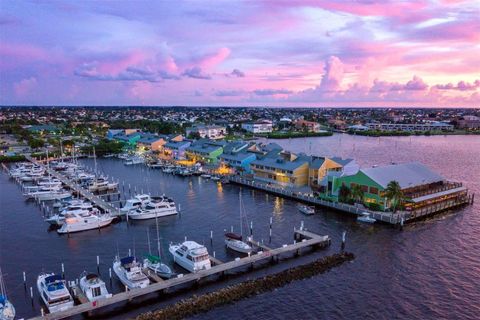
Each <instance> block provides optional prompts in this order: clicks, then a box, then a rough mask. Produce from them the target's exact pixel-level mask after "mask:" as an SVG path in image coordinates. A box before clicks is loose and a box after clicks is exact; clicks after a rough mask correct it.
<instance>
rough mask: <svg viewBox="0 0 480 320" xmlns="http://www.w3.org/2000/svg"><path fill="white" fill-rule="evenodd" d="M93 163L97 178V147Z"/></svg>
mask: <svg viewBox="0 0 480 320" xmlns="http://www.w3.org/2000/svg"><path fill="white" fill-rule="evenodd" d="M93 163H94V166H95V176H97V156H96V154H95V146H93Z"/></svg>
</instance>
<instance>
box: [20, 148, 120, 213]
mask: <svg viewBox="0 0 480 320" xmlns="http://www.w3.org/2000/svg"><path fill="white" fill-rule="evenodd" d="M25 158H26V159H27V160H28V161H30V162H32V163H34V164H36V165H38V166H41V167H43V168H44V169H45V170H46V171H47V172H48V173H49V174H50V175H51V176H52V177H55V178H57V179H58V180H60V181H61V182H62V183H63V184H64V185H65V186H67V187H68V188H70V190H72V191H74V192H76V193H77V194H79V195H81V196H82V197H84V198H85V199H87V200H88V201H90V202H92V203H93V204H95V205H96V206H97V207H99V208H100V209H102V210H103V211H104V212H108V213H110V214H111V215H112V216H120V215H122V212H121V211H120V209H119V208H117V207H115V206H113V205H112V204H111V203H108V202H107V201H105V200H103V199H102V198H101V195H100V196H99V195H95V194H93V193H92V192H90V191H88V190H86V189H85V188H83V187H82V186H80V185H79V184H77V183H76V182H75V181H72V180H70V179H68V178H67V177H65V176H64V175H62V174H60V173H58V172H56V171H55V170H52V169H49V168H46V166H45V165H44V164H43V163H41V162H39V161H37V160H35V159H33V158H32V157H30V156H25Z"/></svg>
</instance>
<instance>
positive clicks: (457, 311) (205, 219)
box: [0, 135, 480, 319]
mask: <svg viewBox="0 0 480 320" xmlns="http://www.w3.org/2000/svg"><path fill="white" fill-rule="evenodd" d="M275 142H277V143H279V144H281V145H282V146H283V147H285V148H286V149H289V150H292V151H295V152H307V153H314V154H320V155H322V154H323V155H341V156H344V157H346V156H348V157H354V158H355V159H357V161H358V162H359V163H360V164H361V165H363V166H370V165H373V164H387V163H390V162H392V161H395V162H405V161H412V160H418V161H421V162H423V163H425V164H426V165H428V166H429V167H431V168H432V169H434V170H436V171H437V172H439V173H440V174H443V175H444V176H446V177H448V178H449V179H452V180H458V181H463V182H464V183H465V185H466V186H468V187H469V189H470V190H471V191H472V192H474V193H476V194H477V199H478V195H479V194H480V160H479V159H480V137H478V136H476V137H475V136H434V137H411V138H410V137H392V138H380V139H378V138H367V137H354V136H348V135H334V136H332V137H321V138H307V139H303V138H302V139H292V140H276V141H275ZM84 162H85V163H86V164H87V165H92V161H91V160H84ZM99 167H100V169H101V170H102V171H104V172H105V173H106V174H108V175H110V176H114V177H115V178H118V179H120V180H121V181H125V183H126V189H128V183H130V184H131V188H132V191H133V189H134V186H136V187H137V190H138V191H140V190H142V189H143V191H144V192H150V193H152V194H154V193H157V194H162V193H165V194H167V195H170V196H172V197H174V199H175V200H176V202H177V203H180V204H181V207H182V213H181V215H179V216H176V217H169V218H165V219H161V221H160V234H161V238H162V246H163V251H164V252H167V246H168V243H169V242H170V241H174V242H178V241H182V240H183V239H184V237H185V236H187V237H188V238H189V239H193V240H195V241H197V242H203V243H205V244H206V245H207V246H208V248H209V250H210V252H212V251H215V252H216V255H217V257H218V258H220V259H222V260H231V259H234V257H235V255H234V254H232V253H227V252H226V251H225V249H224V246H223V243H222V240H223V239H222V237H221V235H222V234H223V231H224V230H225V229H229V228H230V226H231V225H233V226H234V227H235V229H236V230H237V231H238V225H239V218H238V216H239V214H238V193H239V190H240V188H239V187H238V186H234V185H226V186H221V185H219V184H216V183H213V182H212V181H204V180H202V179H201V178H199V177H193V178H181V177H176V176H171V175H166V174H163V173H161V172H160V171H155V170H147V169H146V168H145V167H142V166H138V167H125V166H124V165H123V164H122V162H121V161H119V160H115V159H102V160H99ZM0 189H1V192H0V265H1V267H2V270H3V272H4V273H5V274H6V275H5V280H6V283H7V288H8V292H9V294H10V298H11V300H13V302H14V304H15V306H16V308H17V314H18V316H19V317H28V316H32V315H36V314H39V309H40V306H41V304H40V303H39V298H38V295H37V292H36V290H34V293H35V297H34V303H33V305H32V303H31V300H30V298H29V297H28V293H27V292H26V291H25V290H24V287H23V283H22V271H26V272H27V278H28V279H27V282H28V283H27V286H28V287H30V286H32V287H35V283H34V278H35V277H36V275H37V274H38V273H39V272H41V271H42V270H45V271H55V272H60V271H61V269H60V265H61V263H62V262H63V263H64V264H65V269H66V277H67V278H68V279H73V278H77V277H78V275H79V274H80V273H81V272H82V271H83V270H90V271H96V263H95V261H96V256H97V255H99V256H100V260H101V265H100V273H101V274H102V276H103V277H104V279H106V280H108V267H109V266H110V265H111V262H112V260H113V257H114V256H115V254H116V252H117V250H118V251H119V252H120V253H121V254H126V252H127V250H128V249H132V250H135V252H136V254H137V256H139V255H141V254H142V253H144V252H147V251H148V245H147V240H146V239H147V230H148V229H149V230H150V235H151V238H154V234H155V221H143V222H139V223H130V224H129V225H127V224H126V223H125V222H121V223H117V224H114V225H112V226H110V227H107V228H105V229H102V230H101V232H98V231H89V232H84V233H79V234H73V235H71V236H70V237H66V236H59V235H57V233H56V232H55V231H48V226H47V224H46V223H44V222H43V217H42V213H41V211H40V209H39V208H38V206H36V205H35V204H33V203H30V202H25V200H24V198H23V196H22V195H21V190H20V188H19V187H18V185H16V184H14V183H12V182H11V181H9V180H8V177H7V176H6V175H5V174H0ZM241 192H242V195H243V200H244V205H245V207H246V210H247V214H248V220H251V221H253V225H254V236H255V237H256V238H257V239H259V240H261V239H264V240H265V241H268V220H269V218H270V217H272V216H273V220H274V222H273V233H274V235H273V239H272V246H279V245H282V244H284V243H287V242H291V241H292V229H293V226H298V225H299V224H300V221H301V220H305V224H306V227H308V228H309V229H310V230H313V231H315V232H318V233H321V234H329V235H330V236H331V237H332V239H333V242H332V246H331V247H330V248H329V249H327V250H322V251H318V252H316V253H313V254H308V255H304V256H302V257H301V258H299V259H295V260H289V261H286V262H282V263H280V264H278V265H275V266H273V267H271V268H263V269H259V270H257V271H255V272H253V273H247V274H243V275H240V276H238V277H235V278H232V279H230V280H229V281H228V283H233V282H237V281H240V280H244V279H248V278H253V277H258V276H261V275H263V274H267V273H270V272H274V271H278V270H282V269H284V268H287V267H289V266H293V265H296V264H299V263H304V262H307V261H310V260H312V259H315V258H317V257H320V256H323V255H327V254H330V253H333V252H336V251H338V250H339V242H340V237H341V233H342V231H343V230H346V231H347V249H348V250H350V251H352V252H354V253H355V254H356V256H357V258H356V260H355V261H354V262H352V263H350V264H346V265H343V266H341V267H339V268H336V269H334V270H332V271H330V272H329V273H327V274H323V275H319V276H316V277H314V278H311V279H308V280H304V281H298V282H295V283H292V284H290V285H288V286H286V287H283V288H281V289H278V290H275V291H273V292H270V293H267V294H263V295H259V296H257V297H254V298H250V299H246V300H242V301H240V302H237V303H235V304H233V305H228V306H224V307H220V308H217V309H214V310H212V311H211V312H209V313H206V314H202V315H199V316H196V317H194V318H195V319H284V318H295V319H300V318H302V319H303V318H305V319H340V318H349V319H365V318H371V319H392V318H396V319H412V318H423V319H439V318H442V319H455V318H461V319H478V315H479V314H480V244H479V239H480V236H479V231H480V215H479V213H480V204H479V201H478V200H477V202H476V203H475V205H474V206H469V207H466V208H465V209H461V210H457V211H456V212H450V213H445V214H442V215H440V216H437V217H434V218H432V219H429V220H427V221H422V222H417V223H414V224H409V225H407V226H406V227H405V228H404V230H403V231H400V230H398V229H395V228H391V227H389V226H385V225H375V226H367V225H359V224H357V223H356V222H355V219H354V218H353V217H350V216H346V215H344V214H341V213H335V212H329V211H327V210H323V211H320V212H321V213H320V214H317V215H315V216H310V217H305V216H303V215H301V214H300V213H299V212H298V211H297V210H296V209H295V205H296V203H295V202H294V201H290V200H285V199H281V198H278V197H274V196H272V195H268V194H265V193H263V192H259V191H252V190H248V189H243V190H242V191H241ZM127 193H128V191H127ZM210 230H213V232H214V241H213V246H211V245H210V240H209V235H210ZM152 247H153V244H152ZM168 258H169V257H168ZM170 262H171V261H170ZM178 271H180V270H178ZM107 283H108V281H107ZM226 283H227V282H217V283H212V284H209V285H206V286H203V287H201V288H200V289H197V290H191V291H188V290H185V291H183V292H180V293H178V294H175V295H172V296H170V297H167V298H165V297H164V298H161V297H160V296H158V295H152V296H150V297H148V298H145V299H143V300H142V299H139V300H135V301H133V302H131V303H130V304H125V305H118V306H116V307H115V308H112V309H108V310H105V312H103V313H102V316H103V317H105V318H119V319H120V318H125V317H133V316H135V315H137V314H138V313H140V312H143V311H147V310H152V309H155V308H158V307H161V306H163V305H165V304H168V303H172V302H174V301H176V300H177V299H181V298H184V297H188V296H190V295H191V294H192V293H195V294H199V293H203V292H208V291H211V290H215V289H216V288H218V287H221V286H224V285H225V284H226ZM112 290H113V291H114V292H118V291H120V290H121V286H120V285H119V282H118V281H117V280H116V279H113V281H112ZM107 311H108V312H107Z"/></svg>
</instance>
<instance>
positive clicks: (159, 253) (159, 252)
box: [155, 214, 162, 258]
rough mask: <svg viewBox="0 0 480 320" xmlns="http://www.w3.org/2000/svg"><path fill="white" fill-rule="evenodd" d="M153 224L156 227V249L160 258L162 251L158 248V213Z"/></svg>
mask: <svg viewBox="0 0 480 320" xmlns="http://www.w3.org/2000/svg"><path fill="white" fill-rule="evenodd" d="M155 226H156V228H157V250H158V256H159V257H160V258H162V253H161V250H160V235H159V233H158V214H157V216H156V217H155Z"/></svg>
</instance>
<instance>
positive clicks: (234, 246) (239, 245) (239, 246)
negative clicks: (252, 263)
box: [225, 239, 252, 253]
mask: <svg viewBox="0 0 480 320" xmlns="http://www.w3.org/2000/svg"><path fill="white" fill-rule="evenodd" d="M225 245H226V246H227V248H229V249H231V250H234V251H237V252H240V253H250V252H252V247H251V246H249V245H248V244H246V243H245V242H243V241H239V240H233V239H225Z"/></svg>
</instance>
